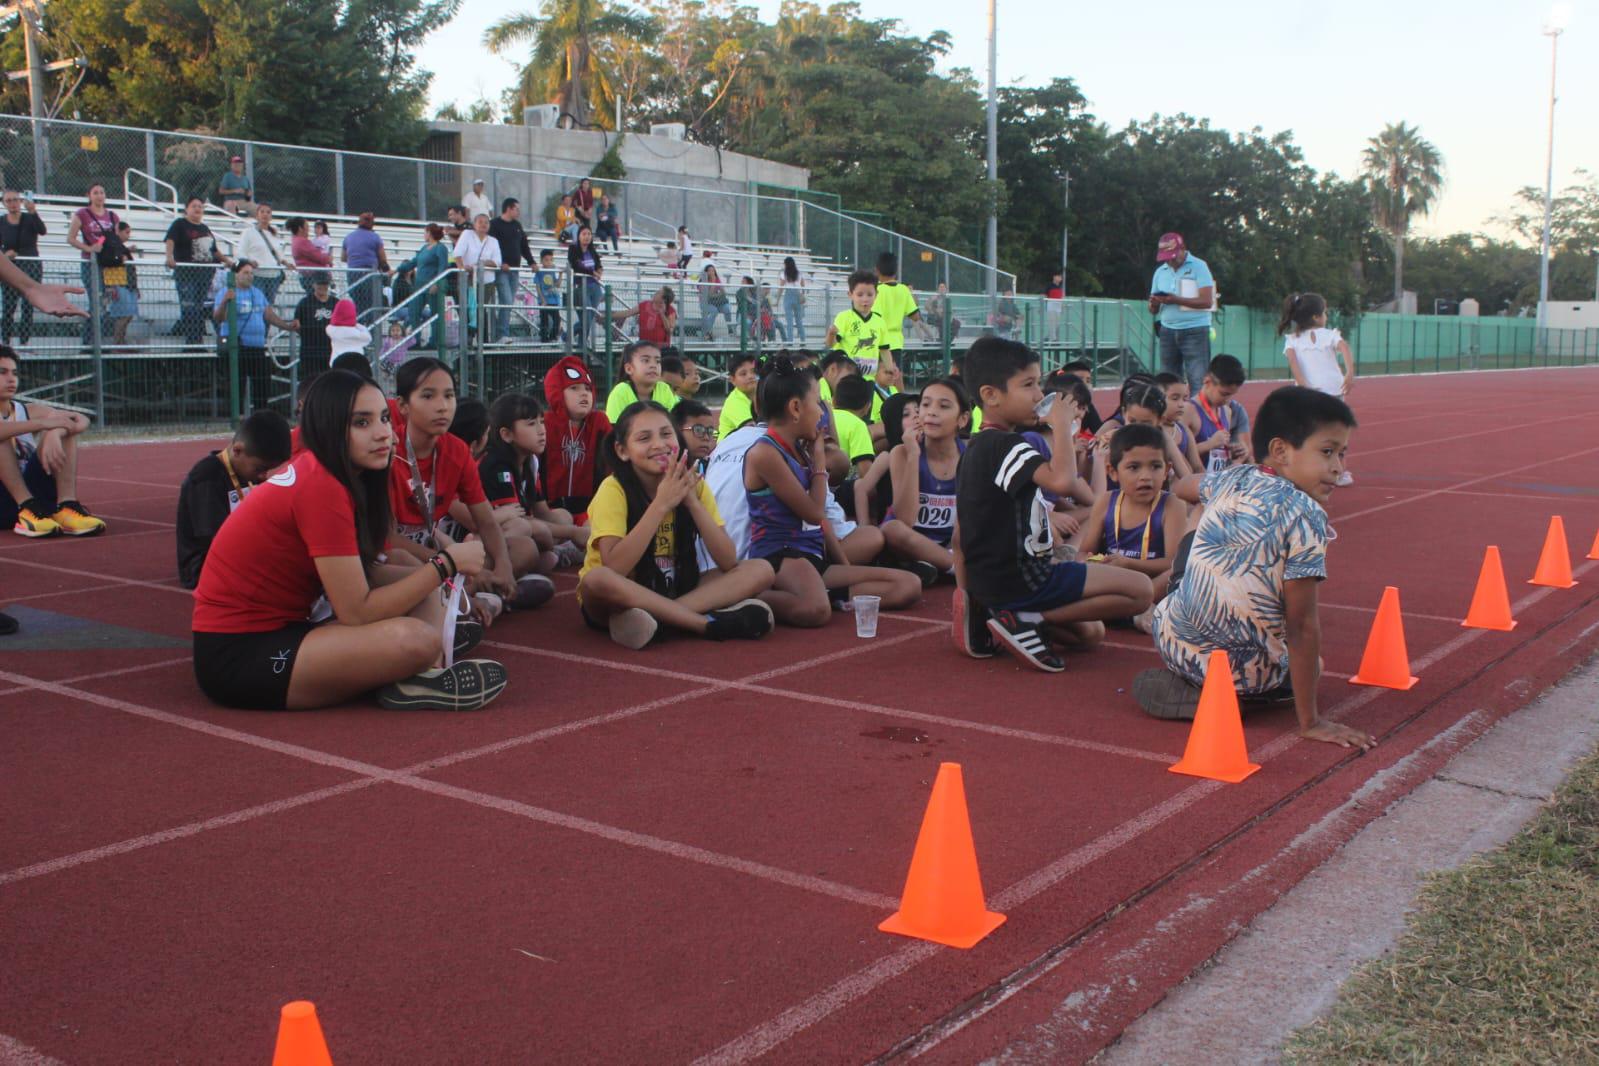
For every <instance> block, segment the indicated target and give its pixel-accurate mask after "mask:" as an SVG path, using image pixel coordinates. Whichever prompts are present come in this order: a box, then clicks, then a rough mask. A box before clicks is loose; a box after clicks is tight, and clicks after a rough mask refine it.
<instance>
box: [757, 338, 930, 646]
mask: <svg viewBox="0 0 1599 1066" xmlns="http://www.w3.org/2000/svg"><path fill="white" fill-rule="evenodd" d="M819 393H820V390H819V388H818V385H817V382H816V379H815V378H814V377H812V376H811V374H810V373H809V372H807V371H804V370H800V369H798V368H797V367H795V366H794V364H793V363H791V362H789V360H788V359H786V358H784V357H782V356H779V357H777V358H776V359H772V360H770V361H768V362H767V364H766V366H765V368H764V373H763V374H762V376H761V384H760V389H759V391H758V393H757V394H756V407H757V409H758V410H759V411H760V413H761V414H762V415H763V417H764V418H765V420H766V434H765V435H764V436H763V437H761V438H759V439H758V440H757V441H756V442H755V444H754V445H753V446H752V447H751V448H750V450H749V451H748V452H747V453H746V454H745V456H744V490H745V492H746V493H747V494H748V497H749V500H748V506H749V531H750V533H749V554H750V557H751V558H756V559H766V560H767V561H768V562H770V563H771V565H772V568H773V570H774V571H775V572H776V574H777V577H776V579H775V580H774V581H773V583H772V588H771V590H770V591H769V592H766V593H765V594H764V595H763V596H762V599H764V600H766V602H767V603H769V604H771V606H772V610H773V611H774V612H775V613H776V615H777V620H778V621H779V622H782V623H783V624H785V625H791V626H805V627H816V626H822V625H826V624H827V621H828V620H829V619H830V618H831V617H832V614H833V606H832V596H831V595H830V593H831V592H838V593H841V594H842V593H844V592H845V590H847V594H848V595H849V596H861V595H869V596H877V597H879V598H880V599H881V601H882V604H881V605H882V607H883V608H884V609H887V610H894V609H898V608H902V607H908V606H910V605H911V604H914V603H915V602H916V601H917V600H919V599H920V598H921V589H920V587H919V583H918V582H917V581H916V579H915V578H913V577H911V576H910V575H908V574H900V573H897V572H896V571H892V570H886V569H883V568H880V567H870V566H855V565H852V564H850V563H849V562H848V556H847V555H846V554H845V553H844V550H843V548H842V546H840V544H839V542H838V539H837V537H836V536H835V535H834V533H833V531H832V530H831V529H829V528H828V525H827V501H828V499H829V495H828V490H827V474H826V471H825V470H824V469H823V463H824V461H825V460H824V455H823V447H822V442H821V435H822V432H821V420H822V413H823V409H822V404H821V399H820V395H819Z"/></svg>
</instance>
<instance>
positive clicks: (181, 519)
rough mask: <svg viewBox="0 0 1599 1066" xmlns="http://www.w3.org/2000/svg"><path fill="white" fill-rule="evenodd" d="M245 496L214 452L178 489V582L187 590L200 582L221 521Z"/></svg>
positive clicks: (197, 465)
mask: <svg viewBox="0 0 1599 1066" xmlns="http://www.w3.org/2000/svg"><path fill="white" fill-rule="evenodd" d="M243 498H244V496H243V494H242V493H239V492H237V491H236V490H235V489H234V488H233V480H232V479H231V478H229V477H228V471H227V468H226V467H224V466H223V465H222V460H221V459H218V458H217V453H216V452H212V453H211V454H210V455H208V456H206V457H205V458H204V459H201V460H200V461H199V462H198V463H195V464H194V467H193V468H192V469H191V470H190V471H189V476H188V477H186V478H184V479H183V487H182V488H181V489H179V490H178V528H177V531H176V533H177V542H178V581H179V582H180V583H181V584H182V585H183V587H184V588H186V589H192V588H194V587H195V586H196V585H198V584H199V583H200V569H201V567H203V566H204V565H205V557H206V553H207V552H209V551H210V550H211V541H212V540H214V539H215V538H216V535H217V531H218V530H220V529H221V528H222V523H223V522H226V521H227V520H228V516H229V515H230V514H232V513H233V509H234V508H235V507H237V506H238V505H239V501H240V500H242V499H243Z"/></svg>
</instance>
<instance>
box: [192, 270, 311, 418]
mask: <svg viewBox="0 0 1599 1066" xmlns="http://www.w3.org/2000/svg"><path fill="white" fill-rule="evenodd" d="M229 303H232V304H233V305H234V308H235V311H234V319H233V321H234V324H235V325H236V326H238V329H239V380H240V383H241V385H240V387H241V389H242V388H243V383H245V382H248V383H249V393H248V402H245V403H244V407H245V409H246V410H256V409H260V408H264V407H266V406H267V404H268V402H269V400H270V399H271V396H272V365H271V363H270V362H268V360H267V354H266V342H267V325H268V323H270V324H271V325H274V326H276V327H278V328H279V329H286V330H291V331H293V330H297V329H299V328H300V324H299V323H298V322H296V321H295V320H293V319H288V318H283V317H281V316H280V315H279V314H278V313H277V312H276V311H274V310H272V301H271V300H269V299H267V296H266V293H264V292H262V291H261V290H260V289H258V288H256V287H255V264H254V263H252V262H251V261H250V260H248V259H243V260H240V261H239V264H238V266H237V267H236V268H234V273H233V284H231V285H228V286H225V287H224V288H223V289H222V291H221V292H219V293H217V295H216V302H215V304H214V305H213V306H212V309H211V318H212V320H213V321H214V322H216V324H217V340H218V341H219V342H220V343H221V344H222V345H223V347H226V346H227V340H228V304H229ZM243 395H244V394H243V393H241V397H242V396H243Z"/></svg>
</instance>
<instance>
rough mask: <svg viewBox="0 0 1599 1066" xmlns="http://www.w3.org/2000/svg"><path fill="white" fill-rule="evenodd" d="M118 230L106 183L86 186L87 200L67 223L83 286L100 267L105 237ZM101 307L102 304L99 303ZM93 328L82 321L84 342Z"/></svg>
mask: <svg viewBox="0 0 1599 1066" xmlns="http://www.w3.org/2000/svg"><path fill="white" fill-rule="evenodd" d="M116 232H117V213H116V212H115V211H112V210H111V209H110V208H108V207H106V205H105V186H104V185H101V184H100V183H99V182H96V183H94V184H93V185H91V186H89V204H88V206H87V207H80V208H78V209H77V210H76V211H74V212H73V213H72V222H71V223H70V224H69V225H68V226H67V243H68V244H70V245H72V247H74V248H76V249H78V251H79V252H80V253H81V254H82V256H83V262H82V264H81V266H80V267H79V274H80V276H81V277H82V279H83V288H84V290H85V291H90V285H89V279H90V277H91V276H92V272H93V271H96V270H98V269H100V264H99V255H100V248H101V246H102V245H103V244H104V243H105V240H106V238H107V237H115V236H116ZM102 310H103V304H102ZM91 336H92V331H91V329H90V326H89V323H87V322H85V323H84V325H83V344H84V345H85V346H87V345H88V344H89V343H90V340H91Z"/></svg>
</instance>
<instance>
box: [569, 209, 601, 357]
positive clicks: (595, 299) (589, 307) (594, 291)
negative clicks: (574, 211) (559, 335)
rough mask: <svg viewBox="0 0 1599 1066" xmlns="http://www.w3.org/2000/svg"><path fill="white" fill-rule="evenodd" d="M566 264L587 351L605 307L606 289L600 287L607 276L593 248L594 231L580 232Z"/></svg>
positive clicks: (580, 229)
mask: <svg viewBox="0 0 1599 1066" xmlns="http://www.w3.org/2000/svg"><path fill="white" fill-rule="evenodd" d="M566 262H567V266H569V267H571V269H572V292H573V295H574V296H575V297H576V299H575V301H574V308H575V310H576V312H577V315H578V330H579V335H580V336H581V337H582V338H583V346H584V347H588V346H589V344H590V334H591V332H592V330H593V325H594V319H595V317H596V316H598V315H599V314H600V309H601V308H602V307H603V306H604V304H605V286H604V285H602V284H601V283H600V279H601V278H602V277H604V276H605V268H604V267H603V265H602V264H601V263H600V250H599V249H598V248H596V247H594V231H593V230H592V229H590V228H589V227H587V226H579V227H578V228H577V240H576V241H574V242H573V243H572V246H571V247H569V248H568V249H567V250H566ZM585 311H586V312H587V313H585Z"/></svg>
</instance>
